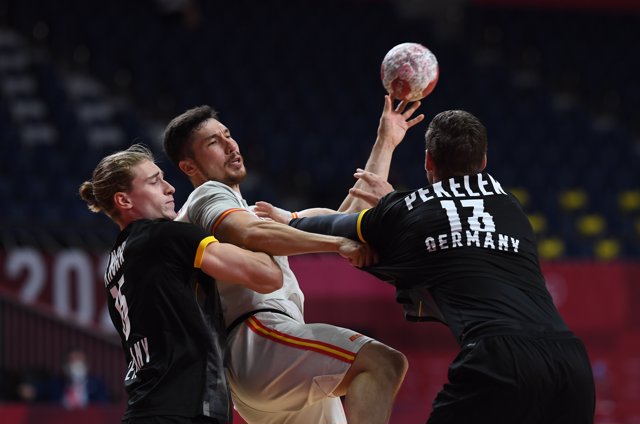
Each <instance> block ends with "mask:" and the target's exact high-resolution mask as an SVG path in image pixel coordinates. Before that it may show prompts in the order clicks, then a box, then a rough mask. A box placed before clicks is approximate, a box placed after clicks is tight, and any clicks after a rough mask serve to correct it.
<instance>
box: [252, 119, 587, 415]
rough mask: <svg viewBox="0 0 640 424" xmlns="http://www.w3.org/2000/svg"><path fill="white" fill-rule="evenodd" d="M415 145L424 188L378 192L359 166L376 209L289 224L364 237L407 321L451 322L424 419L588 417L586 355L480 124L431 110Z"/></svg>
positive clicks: (376, 271)
mask: <svg viewBox="0 0 640 424" xmlns="http://www.w3.org/2000/svg"><path fill="white" fill-rule="evenodd" d="M426 148H427V150H426V158H425V169H426V172H427V179H428V181H429V185H427V186H426V187H423V188H420V189H418V190H414V191H406V192H397V191H392V192H390V193H389V191H391V190H392V187H391V186H390V185H389V184H388V183H386V182H385V181H382V180H381V179H380V178H376V176H375V175H374V174H371V173H368V172H359V173H358V176H360V177H361V178H363V179H366V180H368V182H369V183H371V184H372V186H373V187H376V188H377V189H378V190H379V189H382V192H380V193H377V194H374V195H371V196H370V197H366V196H364V197H363V196H362V192H360V196H361V197H362V198H364V199H369V200H371V199H375V200H377V199H379V198H380V196H381V195H382V194H384V193H388V194H387V195H386V196H384V197H382V198H381V199H380V201H379V202H378V203H377V205H376V206H375V207H373V208H372V209H368V210H364V211H362V212H360V213H356V214H347V215H324V216H317V217H312V218H297V219H292V220H291V222H290V223H289V224H290V225H292V226H294V227H296V228H299V229H303V230H306V231H312V232H320V233H329V234H334V235H342V236H347V237H351V238H353V239H355V240H361V241H363V242H366V243H369V244H371V245H372V246H373V247H375V248H376V250H378V253H379V256H380V262H379V263H378V264H377V265H375V266H372V267H370V268H367V269H365V270H366V271H368V272H370V273H372V274H373V275H375V276H377V277H379V278H381V279H383V280H385V281H388V282H390V283H392V284H393V285H395V287H396V293H397V300H398V302H400V303H402V304H403V306H404V309H405V316H406V318H407V319H408V320H412V321H440V322H442V323H444V324H446V325H447V326H448V327H449V328H450V329H451V331H452V333H453V335H454V336H455V338H456V340H457V341H458V343H459V345H460V347H461V350H460V352H459V354H458V356H457V357H456V358H455V360H454V361H453V363H452V364H451V365H450V367H449V373H448V376H449V381H448V383H447V384H445V385H444V387H443V388H442V390H441V391H440V392H439V393H438V395H437V397H436V399H435V401H434V402H433V411H432V413H431V416H430V418H429V420H428V423H429V424H440V423H467V422H469V423H478V422H482V423H544V424H550V423H558V424H560V423H564V424H566V423H576V424H578V423H580V424H585V423H592V422H593V418H594V403H595V395H594V383H593V375H592V372H591V366H590V362H589V358H588V356H587V353H586V351H585V348H584V346H583V344H582V342H581V341H580V340H579V339H578V338H577V337H576V336H574V335H573V334H572V333H571V332H570V331H569V329H568V328H567V326H566V324H565V323H564V321H563V319H562V318H561V316H560V314H559V312H558V310H557V309H556V307H555V305H554V304H553V301H552V298H551V296H550V294H549V292H548V291H547V289H546V286H545V281H544V277H543V275H542V272H541V270H540V266H539V261H538V255H537V247H536V241H535V237H534V234H533V231H532V229H531V226H530V224H529V222H528V219H527V217H526V215H525V214H524V213H523V212H522V210H521V207H520V205H519V203H518V202H517V201H516V199H515V198H514V197H513V196H512V195H510V194H509V193H507V192H506V191H505V190H504V189H503V188H502V186H501V185H500V183H499V182H498V181H496V180H495V179H494V178H493V177H492V176H491V175H489V174H487V173H485V172H483V171H484V168H485V166H486V163H487V156H486V153H487V136H486V130H485V128H484V126H483V125H482V123H481V122H480V121H479V120H478V119H477V118H476V117H474V116H473V115H471V114H470V113H468V112H465V111H459V110H454V111H446V112H442V113H440V114H438V115H437V116H436V117H435V118H434V119H433V120H432V122H431V123H430V125H429V128H428V130H427V133H426ZM352 194H356V195H357V194H358V193H357V190H356V191H355V192H354V191H353V190H352ZM265 205H266V206H269V207H270V205H268V204H264V203H263V204H262V210H261V212H262V213H265V214H266V212H268V211H269V210H268V209H269V208H266V206H265ZM259 209H260V208H259ZM271 212H273V209H271ZM270 215H271V216H272V217H273V218H274V219H277V218H278V217H277V215H274V214H272V213H271V214H270ZM278 220H281V219H278Z"/></svg>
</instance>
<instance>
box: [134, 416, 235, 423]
mask: <svg viewBox="0 0 640 424" xmlns="http://www.w3.org/2000/svg"><path fill="white" fill-rule="evenodd" d="M122 424H225V423H223V422H222V421H219V420H216V419H214V418H210V417H205V416H199V417H181V416H179V415H158V416H151V417H135V418H127V419H123V420H122Z"/></svg>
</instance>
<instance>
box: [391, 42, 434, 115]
mask: <svg viewBox="0 0 640 424" xmlns="http://www.w3.org/2000/svg"><path fill="white" fill-rule="evenodd" d="M439 74H440V71H439V69H438V60H437V59H436V57H435V55H434V54H433V53H431V51H430V50H429V49H428V48H426V47H425V46H423V45H422V44H418V43H402V44H398V45H397V46H395V47H394V48H392V49H391V50H389V52H388V53H387V54H386V55H385V57H384V59H382V66H381V68H380V76H381V77H382V85H383V86H384V88H385V89H386V90H387V92H388V93H389V94H390V95H391V96H392V97H394V98H395V99H397V100H408V101H411V102H414V101H416V100H420V99H423V98H425V97H427V96H428V95H429V93H431V91H433V88H434V87H435V86H436V83H437V82H438V76H439Z"/></svg>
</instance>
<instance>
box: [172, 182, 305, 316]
mask: <svg viewBox="0 0 640 424" xmlns="http://www.w3.org/2000/svg"><path fill="white" fill-rule="evenodd" d="M229 213H251V214H253V211H252V209H251V208H250V207H249V206H248V205H247V202H246V201H245V200H244V199H243V198H242V196H241V194H240V193H238V192H236V191H234V190H233V189H231V187H229V186H228V185H226V184H223V183H219V182H216V181H208V182H206V183H204V184H202V185H201V186H199V187H197V188H196V189H195V190H193V192H191V194H190V195H189V198H188V199H187V201H186V202H185V204H184V205H183V206H182V208H180V211H179V212H178V216H177V218H176V220H177V221H183V222H191V223H193V224H196V225H198V226H200V227H202V228H204V229H207V230H209V231H211V232H212V234H214V235H215V229H216V228H217V226H218V225H220V223H221V222H222V220H223V219H224V218H225V217H226V216H227V215H228V214H229ZM256 216H257V215H256ZM274 259H275V261H276V262H277V263H278V265H279V266H280V268H281V269H282V273H283V275H284V280H283V284H282V288H280V289H278V290H276V291H274V292H272V293H267V294H260V293H256V292H255V291H253V290H250V289H247V288H244V287H241V286H239V285H237V284H228V283H225V282H224V281H218V291H219V292H220V296H221V298H222V309H223V313H224V319H225V322H226V323H227V325H230V324H231V323H232V322H233V321H234V320H235V319H236V318H238V317H239V316H241V315H243V314H245V313H247V312H251V311H254V310H257V309H263V308H274V309H280V310H282V311H283V312H286V313H290V314H291V312H292V311H290V310H291V309H292V308H294V309H297V311H295V312H293V314H292V315H293V316H297V315H303V312H304V306H303V305H304V294H303V293H302V290H300V286H299V285H298V280H297V279H296V276H295V275H294V274H293V271H291V268H290V267H289V260H288V258H287V257H286V256H275V257H274Z"/></svg>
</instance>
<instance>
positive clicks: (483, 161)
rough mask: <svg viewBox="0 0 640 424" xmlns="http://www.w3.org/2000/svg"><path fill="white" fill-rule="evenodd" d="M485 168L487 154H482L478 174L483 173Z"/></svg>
mask: <svg viewBox="0 0 640 424" xmlns="http://www.w3.org/2000/svg"><path fill="white" fill-rule="evenodd" d="M486 167H487V154H486V153H485V154H484V158H482V165H480V172H482V171H484V169H485V168H486Z"/></svg>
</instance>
